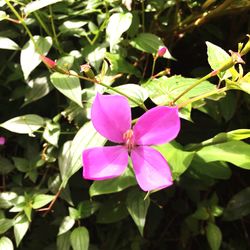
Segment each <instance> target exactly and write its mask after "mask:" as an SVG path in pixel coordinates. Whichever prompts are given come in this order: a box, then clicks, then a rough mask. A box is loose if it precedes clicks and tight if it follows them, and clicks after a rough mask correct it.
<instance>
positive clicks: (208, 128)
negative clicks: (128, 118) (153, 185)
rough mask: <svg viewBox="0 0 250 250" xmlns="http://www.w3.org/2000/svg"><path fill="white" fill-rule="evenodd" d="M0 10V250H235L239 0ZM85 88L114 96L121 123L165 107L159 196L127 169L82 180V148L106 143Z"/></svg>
mask: <svg viewBox="0 0 250 250" xmlns="http://www.w3.org/2000/svg"><path fill="white" fill-rule="evenodd" d="M0 8H1V9H0V27H1V29H0V55H1V57H0V60H1V67H0V80H1V81H0V103H1V105H0V117H1V118H0V119H1V120H0V136H1V145H0V175H1V181H0V183H1V184H0V188H1V190H0V191H1V193H0V250H2V249H3V250H11V249H14V248H16V249H20V250H24V249H25V250H33V249H43V250H45V249H47V250H49V249H59V250H64V249H65V250H69V249H73V250H83V249H109V250H112V249H116V250H119V249H121V250H123V249H134V250H136V249H166V246H168V247H167V249H212V250H216V249H237V250H245V249H249V247H250V243H249V238H248V234H249V232H247V228H249V220H247V218H248V219H249V214H250V204H249V199H250V192H249V184H248V183H249V170H250V154H249V152H250V146H249V138H250V129H248V128H249V125H250V119H249V110H250V97H249V94H250V72H248V71H249V64H248V63H249V55H248V52H249V50H250V40H249V39H250V37H246V35H247V34H250V26H249V9H250V3H249V1H248V0H200V1H198V0H188V1H184V0H179V1H176V0H169V1H163V0H158V1H156V0H146V1H144V0H133V1H132V0H105V1H101V0H87V1H79V0H49V1H45V0H35V1H28V0H20V1H10V0H0ZM237 46H238V47H237ZM162 47H166V48H167V49H166V50H164V52H165V53H164V55H162V54H160V53H158V50H159V49H160V48H162ZM227 51H229V52H227ZM41 55H42V56H41ZM44 56H46V57H44ZM46 58H50V59H52V60H53V61H50V60H48V61H44V60H47V59H46ZM42 62H44V63H42ZM46 62H47V63H46ZM97 92H98V93H101V94H104V93H105V94H119V95H123V96H125V97H126V98H127V99H128V101H129V104H130V106H131V108H132V110H133V113H132V114H133V118H134V119H137V118H139V117H140V116H141V115H142V114H143V112H145V111H146V110H147V109H150V108H152V107H155V106H164V105H166V106H167V105H169V106H171V105H178V108H179V115H180V117H181V118H182V125H181V132H180V134H179V135H178V137H177V138H176V140H174V141H172V142H170V143H168V144H163V145H158V146H154V148H155V149H156V150H158V151H159V152H161V154H162V155H163V157H164V158H166V159H167V161H168V163H169V165H170V168H171V170H172V175H173V179H174V184H173V185H172V186H171V187H169V188H167V189H163V190H160V191H159V190H158V191H153V192H149V193H145V192H143V191H142V190H141V189H140V188H139V187H138V185H137V183H136V180H135V176H134V172H133V168H132V164H131V163H129V166H128V168H127V169H126V171H125V172H124V173H123V175H121V176H119V177H118V178H115V179H109V180H103V181H88V180H85V179H83V178H82V170H81V168H82V160H81V157H82V152H83V150H84V149H87V148H91V147H97V146H103V145H104V144H105V143H107V142H106V139H105V138H103V137H102V136H101V135H100V134H98V132H97V131H96V130H95V128H94V127H93V125H92V123H91V119H90V118H91V114H90V109H91V106H92V103H93V100H94V98H95V96H96V93H97ZM117 108H119V107H117ZM110 129H112V128H110ZM2 137H3V138H5V139H3V140H2ZM247 216H248V217H247Z"/></svg>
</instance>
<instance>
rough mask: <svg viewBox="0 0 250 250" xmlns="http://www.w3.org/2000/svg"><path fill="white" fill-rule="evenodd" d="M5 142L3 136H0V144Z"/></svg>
mask: <svg viewBox="0 0 250 250" xmlns="http://www.w3.org/2000/svg"><path fill="white" fill-rule="evenodd" d="M5 142H6V139H5V137H3V136H0V145H4V144H5Z"/></svg>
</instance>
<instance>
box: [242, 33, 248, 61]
mask: <svg viewBox="0 0 250 250" xmlns="http://www.w3.org/2000/svg"><path fill="white" fill-rule="evenodd" d="M247 36H248V38H249V40H248V42H247V43H246V45H245V46H244V48H243V49H242V50H241V52H240V54H241V55H242V56H244V55H245V54H247V53H248V52H249V51H250V35H247Z"/></svg>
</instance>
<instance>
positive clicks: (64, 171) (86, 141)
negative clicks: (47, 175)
mask: <svg viewBox="0 0 250 250" xmlns="http://www.w3.org/2000/svg"><path fill="white" fill-rule="evenodd" d="M105 142H106V138H104V137H102V136H101V135H100V134H99V133H98V132H97V131H96V130H95V128H94V127H93V125H92V123H91V122H87V123H85V124H84V125H83V126H82V128H81V129H80V130H79V131H78V132H77V134H76V135H75V137H74V139H73V141H72V143H71V145H70V147H68V146H67V147H66V150H63V151H62V153H61V155H60V158H59V168H60V173H61V176H62V187H65V186H66V184H67V182H68V180H69V178H70V177H71V176H72V175H73V174H74V173H76V172H77V171H78V170H79V169H80V168H81V167H82V152H83V150H84V149H87V148H91V147H97V146H102V145H104V143H105Z"/></svg>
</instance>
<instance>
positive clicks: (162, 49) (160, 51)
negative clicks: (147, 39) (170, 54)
mask: <svg viewBox="0 0 250 250" xmlns="http://www.w3.org/2000/svg"><path fill="white" fill-rule="evenodd" d="M167 50H168V49H167V48H166V47H165V46H160V47H159V49H158V51H157V56H158V57H163V56H164V54H165V53H166V51H167Z"/></svg>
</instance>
